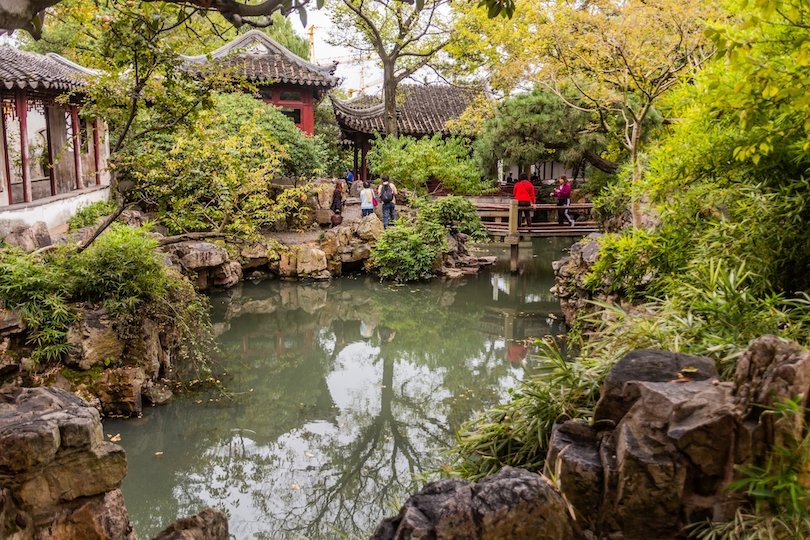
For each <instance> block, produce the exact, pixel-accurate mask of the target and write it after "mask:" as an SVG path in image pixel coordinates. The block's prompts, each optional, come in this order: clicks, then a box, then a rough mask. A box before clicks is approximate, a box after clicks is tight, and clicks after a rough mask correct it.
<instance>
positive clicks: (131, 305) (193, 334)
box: [0, 225, 211, 366]
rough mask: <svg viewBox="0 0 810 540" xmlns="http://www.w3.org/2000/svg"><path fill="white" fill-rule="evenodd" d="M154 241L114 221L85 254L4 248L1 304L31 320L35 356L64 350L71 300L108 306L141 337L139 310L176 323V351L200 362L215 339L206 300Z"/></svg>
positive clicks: (41, 358)
mask: <svg viewBox="0 0 810 540" xmlns="http://www.w3.org/2000/svg"><path fill="white" fill-rule="evenodd" d="M156 245H157V244H156V242H155V240H154V239H152V238H151V237H150V236H149V235H148V234H147V233H146V232H144V231H142V230H139V229H133V228H129V227H125V226H123V225H113V226H111V227H110V228H109V229H108V230H107V231H105V232H104V233H103V234H102V235H101V236H99V238H98V239H97V240H96V241H95V242H94V243H93V244H92V245H91V246H90V247H89V248H88V249H86V250H85V251H83V252H81V253H76V252H75V251H70V250H68V249H60V250H55V251H53V252H51V253H49V254H46V255H43V256H37V255H32V254H27V253H23V252H22V251H20V250H18V249H16V248H5V249H3V250H0V305H4V306H6V307H7V308H9V309H12V310H14V311H15V312H17V313H19V314H20V316H21V317H22V319H23V321H24V322H25V324H26V325H27V328H28V338H29V343H30V345H31V346H32V347H33V358H34V360H36V361H38V362H40V363H47V362H53V361H56V360H58V359H60V358H61V357H63V356H64V355H65V354H67V352H68V351H69V345H68V343H67V330H68V328H69V326H70V325H71V323H73V322H74V321H75V318H76V313H75V309H74V308H73V306H72V305H71V304H73V303H89V304H93V305H103V306H105V307H106V308H107V309H108V310H109V311H110V312H111V313H112V314H113V315H114V317H115V327H116V330H117V331H118V333H119V335H121V336H122V337H124V338H138V337H139V331H140V327H139V326H138V324H139V320H140V319H139V317H140V316H149V317H150V318H151V319H152V320H153V321H155V322H157V323H158V324H160V325H163V326H166V327H169V326H171V327H173V328H177V329H178V331H179V334H180V336H181V337H182V339H181V343H180V345H179V351H178V353H179V356H180V357H181V358H183V359H189V360H192V361H193V362H194V363H195V364H196V365H198V366H201V365H202V364H203V362H202V360H203V359H204V357H205V354H206V353H207V351H208V349H209V348H210V346H211V343H210V333H209V329H210V320H209V310H208V305H207V301H206V300H205V298H204V297H202V296H201V295H199V294H197V293H196V292H195V291H194V288H193V286H192V285H191V283H189V282H188V280H186V279H184V278H182V276H179V275H174V274H171V273H170V272H168V271H167V270H166V269H165V268H164V267H163V265H162V264H161V261H160V257H159V255H158V254H157V253H156V252H155V247H156Z"/></svg>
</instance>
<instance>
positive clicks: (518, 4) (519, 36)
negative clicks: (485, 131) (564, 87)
mask: <svg viewBox="0 0 810 540" xmlns="http://www.w3.org/2000/svg"><path fill="white" fill-rule="evenodd" d="M513 5H514V9H515V11H516V12H517V13H518V14H519V16H518V17H491V16H490V13H489V12H488V11H486V10H483V9H480V6H479V4H478V3H477V2H453V4H452V11H453V15H454V16H453V40H452V41H451V42H450V43H448V45H447V47H446V48H445V52H446V53H447V55H448V56H449V58H450V60H451V61H450V62H446V63H443V64H442V65H441V70H442V73H444V74H446V75H447V76H449V77H451V78H454V79H458V80H461V81H465V82H466V83H470V84H471V83H480V82H483V83H485V84H486V85H487V86H488V87H489V88H491V89H492V90H493V91H495V92H500V93H503V94H505V95H510V94H511V93H512V92H513V91H515V90H516V89H520V88H522V87H524V86H525V85H526V83H527V81H530V80H531V79H532V77H533V76H534V75H535V74H536V70H537V62H536V58H537V56H536V53H537V51H536V47H537V44H536V32H537V28H538V27H540V26H541V25H543V24H545V23H546V22H547V14H546V11H545V10H544V9H541V8H540V6H539V4H538V2H536V1H535V0H515V2H514V4H513Z"/></svg>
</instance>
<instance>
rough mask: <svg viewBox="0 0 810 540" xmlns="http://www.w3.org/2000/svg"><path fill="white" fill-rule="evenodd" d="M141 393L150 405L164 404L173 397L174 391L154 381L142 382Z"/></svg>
mask: <svg viewBox="0 0 810 540" xmlns="http://www.w3.org/2000/svg"><path fill="white" fill-rule="evenodd" d="M141 395H142V396H143V397H144V398H145V399H146V400H147V401H149V403H151V404H152V405H164V404H166V403H168V402H169V401H171V399H172V398H173V397H174V393H173V392H172V391H171V390H170V389H169V387H168V386H166V385H165V384H162V383H158V382H154V381H146V382H145V383H144V385H143V388H141Z"/></svg>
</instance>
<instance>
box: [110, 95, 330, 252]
mask: <svg viewBox="0 0 810 540" xmlns="http://www.w3.org/2000/svg"><path fill="white" fill-rule="evenodd" d="M214 101H215V103H216V104H217V107H216V108H215V109H213V110H210V111H203V112H201V113H200V114H199V115H198V117H197V118H196V120H195V122H194V123H193V125H191V126H186V127H183V128H180V129H178V130H177V131H175V132H174V133H173V134H171V135H155V136H153V137H151V138H150V139H148V140H145V141H143V143H142V144H139V145H138V146H137V147H133V148H132V149H131V150H130V151H128V153H122V154H120V155H119V156H118V158H117V167H118V171H119V175H120V176H121V178H122V179H127V180H130V181H132V182H133V183H134V185H135V186H136V188H135V189H133V191H132V192H131V193H129V194H128V197H130V198H131V199H133V200H138V201H139V202H141V204H143V205H145V206H147V207H148V208H149V209H151V210H155V211H157V218H156V219H157V221H158V222H159V223H160V224H161V225H164V226H165V227H167V228H168V229H169V231H170V232H171V233H174V234H176V233H183V232H191V231H211V230H217V231H222V232H227V233H233V234H238V235H243V236H257V235H258V234H259V232H260V231H261V229H263V228H267V227H270V226H272V225H274V224H275V223H278V222H281V221H285V220H286V219H287V218H288V217H290V216H297V215H301V214H303V213H305V212H306V211H307V207H306V204H305V203H306V194H307V186H305V185H302V186H297V187H294V188H289V189H281V188H278V187H277V186H273V184H272V181H273V179H274V178H275V177H277V176H279V175H283V174H285V173H293V172H294V173H298V172H304V170H303V169H299V168H298V167H299V166H300V167H309V166H313V163H314V161H316V159H315V157H313V154H312V152H315V150H314V148H315V146H314V142H313V141H312V139H310V138H308V137H306V136H305V135H304V134H303V133H301V132H300V131H299V130H298V129H297V128H296V127H295V126H294V125H293V124H292V123H291V122H290V121H289V119H287V118H286V117H284V116H283V115H282V114H281V113H280V112H279V111H278V110H276V109H275V107H272V106H269V105H265V104H263V103H261V102H259V101H257V100H255V99H254V98H252V97H250V96H244V95H218V96H215V99H214ZM284 139H287V140H288V141H290V142H288V143H283V142H281V140H284ZM310 150H311V151H312V152H310ZM290 152H293V153H292V154H290ZM290 159H292V160H293V161H292V162H290V161H289V160H290ZM285 163H286V165H285ZM293 164H295V166H293Z"/></svg>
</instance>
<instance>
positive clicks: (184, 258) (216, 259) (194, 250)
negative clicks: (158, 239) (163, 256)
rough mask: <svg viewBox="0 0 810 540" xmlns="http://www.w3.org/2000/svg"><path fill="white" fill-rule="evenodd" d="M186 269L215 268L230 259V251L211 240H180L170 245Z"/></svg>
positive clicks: (172, 251) (170, 249)
mask: <svg viewBox="0 0 810 540" xmlns="http://www.w3.org/2000/svg"><path fill="white" fill-rule="evenodd" d="M169 251H170V252H171V253H174V254H175V255H177V257H178V258H179V259H180V264H182V265H183V268H185V269H186V270H198V269H201V268H214V267H217V266H219V265H221V264H224V263H225V262H227V261H228V260H229V258H228V252H227V251H225V250H224V249H222V248H221V247H219V246H216V245H214V244H212V243H210V242H179V243H177V244H174V245H172V246H170V247H169Z"/></svg>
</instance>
